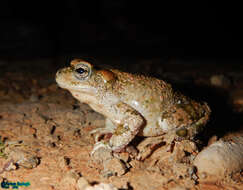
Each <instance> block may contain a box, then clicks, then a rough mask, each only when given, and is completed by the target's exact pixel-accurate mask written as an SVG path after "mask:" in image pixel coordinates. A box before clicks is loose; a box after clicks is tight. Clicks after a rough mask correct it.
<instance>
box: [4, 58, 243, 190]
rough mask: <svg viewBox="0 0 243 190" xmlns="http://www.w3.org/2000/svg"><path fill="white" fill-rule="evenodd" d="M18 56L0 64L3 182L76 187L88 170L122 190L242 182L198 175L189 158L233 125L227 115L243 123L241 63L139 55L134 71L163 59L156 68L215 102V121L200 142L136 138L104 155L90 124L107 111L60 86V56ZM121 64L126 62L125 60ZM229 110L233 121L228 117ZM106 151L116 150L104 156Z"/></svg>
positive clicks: (39, 188) (239, 176)
mask: <svg viewBox="0 0 243 190" xmlns="http://www.w3.org/2000/svg"><path fill="white" fill-rule="evenodd" d="M16 62H18V61H6V60H5V61H2V62H1V65H0V67H1V76H0V105H1V106H0V136H1V139H0V181H1V182H2V183H1V184H3V183H4V182H13V183H14V182H15V183H17V182H20V183H22V182H24V183H26V187H24V186H22V187H20V186H19V189H35V190H44V189H45V190H48V189H49V190H54V189H56V190H59V189H63V190H64V189H68V190H76V189H80V187H79V185H78V181H79V180H80V179H81V178H85V179H86V180H87V181H88V182H89V183H91V184H97V183H101V182H102V183H110V184H113V185H114V186H115V187H117V188H118V189H124V190H125V189H127V190H132V189H134V190H140V189H143V190H152V189H153V190H166V189H173V190H179V189H180V190H186V189H192V190H193V189H208V190H219V189H225V190H226V189H227V190H230V189H232V190H237V189H239V190H240V189H243V173H242V172H241V173H240V172H237V173H234V174H232V175H229V176H225V178H223V179H217V178H215V176H214V177H213V176H206V175H205V176H203V177H200V178H199V176H198V175H197V171H196V168H195V167H193V165H192V160H193V159H194V158H195V156H196V155H197V153H198V152H199V151H200V150H201V149H202V148H203V146H205V145H206V144H207V142H208V140H209V139H210V137H212V136H213V135H216V136H217V137H220V136H222V135H223V134H224V133H226V132H228V131H230V130H229V129H228V128H227V127H229V126H228V123H230V122H231V121H234V122H233V123H232V122H231V123H230V124H231V130H234V131H235V130H239V129H240V128H242V123H241V121H240V120H239V119H238V118H240V117H241V113H242V110H243V91H242V87H243V69H242V68H241V69H240V70H239V69H235V70H234V69H231V70H229V69H227V67H221V68H225V70H223V69H221V70H217V71H216V70H215V66H214V65H212V66H211V67H210V64H208V67H206V68H205V65H204V64H195V65H192V64H187V65H186V66H185V65H184V63H167V64H165V65H159V63H158V62H160V61H158V60H150V61H148V60H142V61H140V62H139V64H140V66H138V64H134V65H133V66H131V68H130V69H131V72H136V71H137V70H138V69H137V68H140V69H141V68H145V69H146V70H143V72H144V71H147V72H148V73H152V72H153V70H151V68H153V67H154V66H159V67H158V68H161V70H160V69H157V71H156V72H154V73H153V74H155V75H156V76H162V78H165V79H167V80H169V81H170V82H172V83H173V84H175V86H178V88H179V89H187V90H188V94H190V95H192V96H193V98H196V99H197V98H199V99H200V98H202V99H203V100H206V101H208V102H209V105H210V106H211V105H212V110H213V112H214V111H215V110H216V111H215V114H214V115H213V116H212V117H213V118H212V121H211V123H209V126H216V127H214V128H212V130H209V131H206V132H205V134H207V136H206V137H205V134H204V135H202V136H203V137H202V138H201V139H200V137H199V139H200V140H201V141H202V143H199V146H198V144H197V145H196V144H195V143H194V142H192V141H186V140H184V141H181V142H175V144H173V146H172V145H168V144H166V142H163V139H162V140H161V139H160V138H161V137H156V138H136V139H135V140H134V142H133V143H132V144H133V146H134V147H135V148H134V149H132V148H131V150H130V153H128V152H124V153H119V154H116V155H110V153H105V152H101V153H100V155H98V156H97V155H96V156H97V157H102V159H101V161H99V160H98V159H94V158H95V156H94V157H91V155H90V153H91V151H92V149H93V145H94V139H93V137H92V136H91V135H90V133H89V132H90V131H91V130H92V129H95V128H97V127H102V126H104V117H103V116H102V115H100V114H98V113H96V112H94V111H93V110H92V109H91V108H90V107H89V106H88V105H86V104H82V103H79V102H77V101H76V100H75V99H74V98H73V97H72V96H71V94H70V93H69V92H67V91H65V90H63V89H60V88H59V87H57V85H56V83H55V80H54V79H55V72H56V69H57V68H58V67H61V66H58V65H57V64H56V62H58V61H57V59H55V61H53V60H50V59H47V60H46V59H45V60H41V61H40V60H38V61H35V62H33V61H22V62H21V63H18V64H16ZM32 64H33V65H32ZM143 64H144V65H146V67H143ZM16 65H18V66H17V67H16ZM43 65H45V66H43ZM60 65H61V64H60ZM121 65H122V64H121ZM175 65H176V69H174V68H175ZM124 70H128V69H127V68H126V67H124ZM204 71H205V72H204ZM138 72H139V71H138ZM219 74H220V75H222V76H223V77H222V76H218V75H219ZM212 76H214V77H213V78H212ZM215 77H216V79H215ZM215 81H216V82H215ZM195 88H196V89H201V91H200V90H199V91H198V92H197V93H198V94H199V95H198V96H194V94H195V92H193V90H191V89H195ZM205 89H206V90H205ZM204 95H205V96H204ZM208 97H209V98H208ZM221 100H222V102H224V104H221V102H220V101H221ZM226 103H227V104H226ZM219 105H220V106H221V107H219V110H220V111H218V112H217V106H219ZM223 106H225V107H223ZM221 109H223V110H226V111H225V112H222V110H221ZM225 115H227V117H228V122H225V121H224V119H223V118H225ZM224 125H225V126H224ZM211 139H212V138H211ZM200 145H201V146H200ZM136 149H137V150H138V151H139V152H140V157H139V158H137V157H136V155H137V152H136ZM107 155H108V157H109V156H111V157H110V158H107V160H108V161H107V162H103V161H104V157H105V156H107ZM97 157H96V158H97ZM27 186H28V187H27ZM2 188H3V189H4V187H3V186H2ZM5 188H6V187H5ZM9 188H11V187H9Z"/></svg>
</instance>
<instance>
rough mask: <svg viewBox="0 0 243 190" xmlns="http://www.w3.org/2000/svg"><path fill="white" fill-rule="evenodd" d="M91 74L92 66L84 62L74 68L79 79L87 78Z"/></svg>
mask: <svg viewBox="0 0 243 190" xmlns="http://www.w3.org/2000/svg"><path fill="white" fill-rule="evenodd" d="M90 75H91V68H90V67H89V66H88V65H86V64H83V63H80V64H76V65H75V68H74V76H75V77H76V78H77V79H79V80H87V79H88V78H89V77H90Z"/></svg>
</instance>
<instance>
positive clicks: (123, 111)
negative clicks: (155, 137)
mask: <svg viewBox="0 0 243 190" xmlns="http://www.w3.org/2000/svg"><path fill="white" fill-rule="evenodd" d="M114 110H115V112H113V114H114V113H115V114H114V116H115V117H114V118H110V119H111V121H112V122H113V123H114V124H115V125H116V128H115V130H114V132H113V134H112V136H111V138H110V140H109V145H110V146H111V148H112V150H113V151H115V152H120V151H121V150H122V149H123V148H124V147H126V146H127V145H128V144H129V143H130V142H131V141H132V139H133V138H134V137H135V136H136V135H137V134H138V132H139V131H140V129H141V128H143V127H144V125H145V124H146V121H145V119H144V118H143V116H142V115H141V114H140V113H139V112H138V111H137V110H135V109H134V108H132V107H131V106H129V105H127V104H125V103H123V102H119V103H117V104H116V105H114Z"/></svg>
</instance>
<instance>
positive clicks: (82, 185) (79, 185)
mask: <svg viewBox="0 0 243 190" xmlns="http://www.w3.org/2000/svg"><path fill="white" fill-rule="evenodd" d="M89 186H90V185H89V182H88V181H87V180H86V179H85V178H84V177H81V178H79V179H78V181H77V188H78V189H79V190H84V189H85V188H86V187H89Z"/></svg>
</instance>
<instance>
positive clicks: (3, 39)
mask: <svg viewBox="0 0 243 190" xmlns="http://www.w3.org/2000/svg"><path fill="white" fill-rule="evenodd" d="M240 8H241V7H240V5H239V4H235V3H233V2H230V1H228V2H223V1H218V2H217V1H128V0H89V1H81V0H80V1H78V0H63V1H51V0H49V1H46V0H41V1H40V0H39V1H38V0H36V1H11V0H8V1H1V2H0V56H2V57H4V56H5V57H6V56H7V57H9V56H23V57H43V56H58V55H70V54H80V55H89V56H92V55H102V56H117V57H119V56H139V57H150V56H151V57H179V58H181V59H183V58H194V59H195V58H196V59H220V60H225V59H230V60H236V59H237V60H239V59H242V57H241V52H242V42H243V37H242V34H243V33H242V32H243V31H242V29H241V27H242V19H241V11H240Z"/></svg>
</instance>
